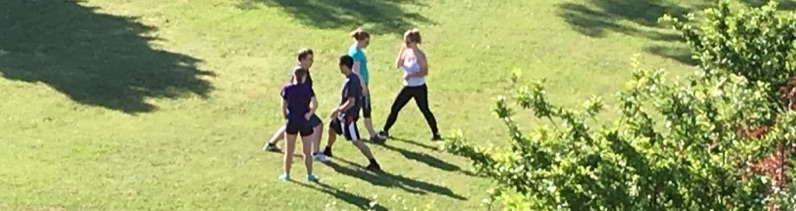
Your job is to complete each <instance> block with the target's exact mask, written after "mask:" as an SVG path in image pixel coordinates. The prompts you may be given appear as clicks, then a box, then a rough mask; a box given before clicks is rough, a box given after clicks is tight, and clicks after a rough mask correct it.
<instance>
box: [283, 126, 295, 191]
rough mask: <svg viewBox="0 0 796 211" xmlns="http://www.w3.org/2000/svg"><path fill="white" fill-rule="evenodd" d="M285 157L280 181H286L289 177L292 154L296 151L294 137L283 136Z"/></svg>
mask: <svg viewBox="0 0 796 211" xmlns="http://www.w3.org/2000/svg"><path fill="white" fill-rule="evenodd" d="M285 139H286V141H285V157H284V170H285V172H284V173H283V174H282V176H281V177H280V179H283V180H286V179H289V176H290V168H291V167H293V153H294V151H295V150H296V135H290V134H286V135H285Z"/></svg>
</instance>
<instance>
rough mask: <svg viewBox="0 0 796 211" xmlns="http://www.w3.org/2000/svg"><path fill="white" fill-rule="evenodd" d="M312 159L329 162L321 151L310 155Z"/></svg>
mask: <svg viewBox="0 0 796 211" xmlns="http://www.w3.org/2000/svg"><path fill="white" fill-rule="evenodd" d="M312 159H313V160H316V161H321V162H329V161H331V160H330V159H329V158H328V157H326V155H324V154H323V153H315V155H313V156H312Z"/></svg>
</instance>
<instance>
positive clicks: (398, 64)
mask: <svg viewBox="0 0 796 211" xmlns="http://www.w3.org/2000/svg"><path fill="white" fill-rule="evenodd" d="M405 50H406V44H401V50H398V56H397V57H395V68H401V64H403V63H404V51H405Z"/></svg>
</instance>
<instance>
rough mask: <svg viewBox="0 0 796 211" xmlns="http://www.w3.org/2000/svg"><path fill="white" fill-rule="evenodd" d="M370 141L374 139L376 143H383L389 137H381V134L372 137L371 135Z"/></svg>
mask: <svg viewBox="0 0 796 211" xmlns="http://www.w3.org/2000/svg"><path fill="white" fill-rule="evenodd" d="M370 141H372V142H374V143H379V144H382V143H384V142H385V141H387V138H384V137H381V136H379V135H374V136H371V137H370Z"/></svg>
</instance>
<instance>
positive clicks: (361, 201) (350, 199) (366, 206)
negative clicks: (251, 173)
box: [290, 180, 388, 211]
mask: <svg viewBox="0 0 796 211" xmlns="http://www.w3.org/2000/svg"><path fill="white" fill-rule="evenodd" d="M290 182H292V183H293V184H297V185H300V186H303V187H305V188H310V189H314V190H316V191H320V192H323V193H325V194H329V195H331V196H334V198H336V199H338V200H341V201H344V202H346V203H348V204H351V205H354V206H356V207H358V208H360V209H362V210H374V211H382V210H384V211H386V210H388V209H387V208H386V207H384V206H381V205H380V204H375V205H374V206H370V202H371V201H372V200H370V199H368V198H365V197H362V196H358V195H356V194H353V193H351V192H348V191H345V190H341V189H338V188H335V187H332V186H330V185H327V184H323V183H321V182H317V183H315V184H316V185H318V186H320V187H316V186H312V185H307V184H304V183H300V182H296V181H293V180H291V181H290Z"/></svg>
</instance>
